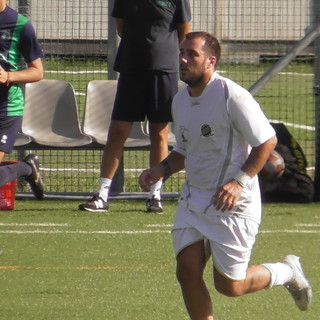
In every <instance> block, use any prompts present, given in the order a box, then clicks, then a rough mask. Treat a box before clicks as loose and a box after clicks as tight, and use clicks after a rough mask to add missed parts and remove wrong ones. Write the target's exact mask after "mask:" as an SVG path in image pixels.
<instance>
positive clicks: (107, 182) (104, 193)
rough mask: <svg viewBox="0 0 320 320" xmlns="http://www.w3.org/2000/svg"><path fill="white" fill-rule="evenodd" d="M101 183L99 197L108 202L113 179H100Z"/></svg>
mask: <svg viewBox="0 0 320 320" xmlns="http://www.w3.org/2000/svg"><path fill="white" fill-rule="evenodd" d="M99 182H100V186H99V197H101V198H102V199H103V200H104V201H105V202H107V201H108V196H109V190H110V186H111V183H112V179H108V178H100V180H99Z"/></svg>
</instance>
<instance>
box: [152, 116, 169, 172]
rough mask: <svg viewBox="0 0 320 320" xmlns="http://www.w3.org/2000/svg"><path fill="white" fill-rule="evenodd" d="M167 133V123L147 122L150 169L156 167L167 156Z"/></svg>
mask: <svg viewBox="0 0 320 320" xmlns="http://www.w3.org/2000/svg"><path fill="white" fill-rule="evenodd" d="M168 132H169V125H168V123H167V122H159V123H157V122H149V135H150V142H151V146H150V156H149V162H150V167H153V166H155V165H157V164H158V163H160V162H161V161H162V160H163V159H164V158H166V157H167V156H168Z"/></svg>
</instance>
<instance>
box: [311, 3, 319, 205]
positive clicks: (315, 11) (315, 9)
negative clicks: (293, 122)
mask: <svg viewBox="0 0 320 320" xmlns="http://www.w3.org/2000/svg"><path fill="white" fill-rule="evenodd" d="M311 10H312V13H313V25H314V26H315V25H319V24H320V2H319V0H313V7H312V8H311ZM314 51H315V62H314V94H315V128H316V132H315V170H314V187H315V196H314V201H317V202H319V201H320V37H319V36H318V37H317V38H316V39H315V41H314Z"/></svg>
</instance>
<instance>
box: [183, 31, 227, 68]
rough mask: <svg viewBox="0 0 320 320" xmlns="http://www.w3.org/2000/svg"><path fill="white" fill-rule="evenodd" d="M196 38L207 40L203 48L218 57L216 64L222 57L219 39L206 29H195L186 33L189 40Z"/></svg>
mask: <svg viewBox="0 0 320 320" xmlns="http://www.w3.org/2000/svg"><path fill="white" fill-rule="evenodd" d="M196 38H202V39H203V40H204V41H205V43H204V46H203V50H204V51H205V52H208V54H209V55H212V56H215V57H216V59H217V63H216V64H218V62H219V60H220V57H221V47H220V43H219V41H218V39H217V38H216V37H215V36H213V35H212V34H210V33H208V32H205V31H193V32H189V33H187V34H186V39H188V40H192V39H196Z"/></svg>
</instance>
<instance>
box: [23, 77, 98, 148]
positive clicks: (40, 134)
mask: <svg viewBox="0 0 320 320" xmlns="http://www.w3.org/2000/svg"><path fill="white" fill-rule="evenodd" d="M22 133H24V134H26V135H28V136H30V137H31V138H32V140H33V141H34V142H36V143H38V144H41V145H45V146H52V147H78V146H84V145H88V144H90V143H91V142H92V139H91V137H89V136H87V135H85V134H84V133H83V132H82V130H81V125H80V121H79V115H78V107H77V102H76V98H75V94H74V89H73V87H72V85H71V84H70V83H69V82H67V81H64V80H47V79H45V80H41V81H38V82H34V83H28V84H26V89H25V112H24V116H23V120H22Z"/></svg>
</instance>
